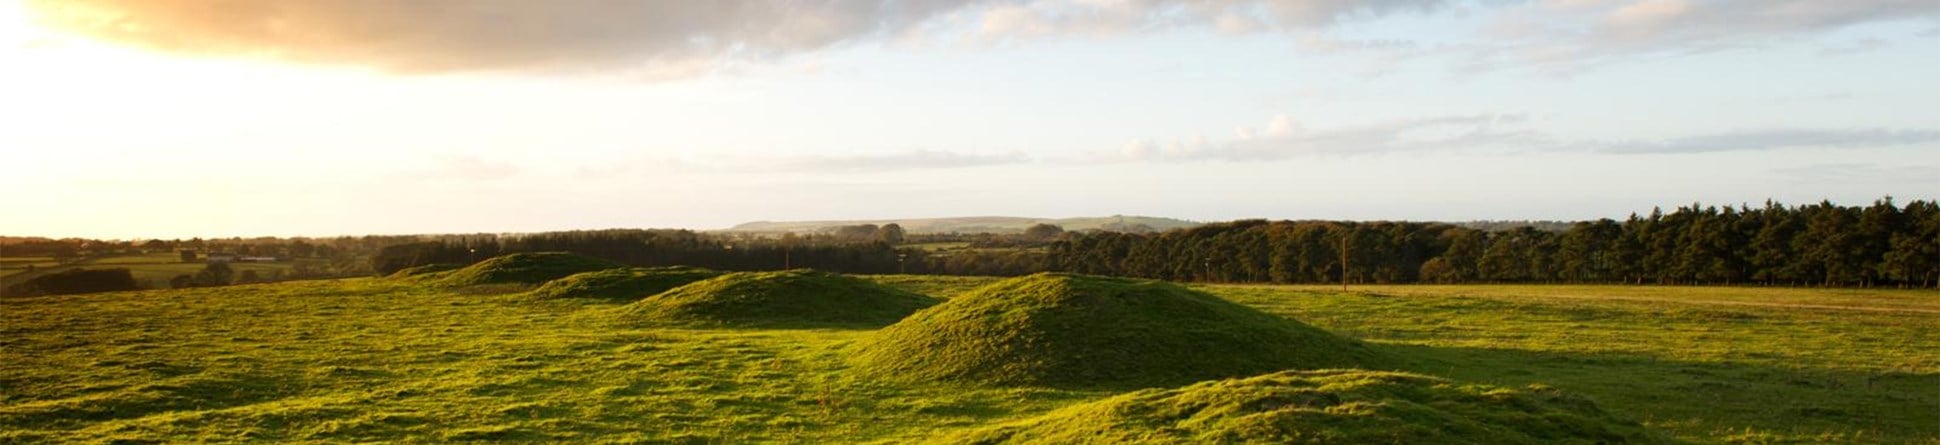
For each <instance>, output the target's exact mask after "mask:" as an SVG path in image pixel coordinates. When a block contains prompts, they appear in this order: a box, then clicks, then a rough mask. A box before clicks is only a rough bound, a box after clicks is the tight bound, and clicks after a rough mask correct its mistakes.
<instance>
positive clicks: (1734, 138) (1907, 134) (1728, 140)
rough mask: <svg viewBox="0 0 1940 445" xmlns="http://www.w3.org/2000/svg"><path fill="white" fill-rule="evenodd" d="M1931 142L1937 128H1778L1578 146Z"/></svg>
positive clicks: (1614, 149) (1653, 148) (1672, 148)
mask: <svg viewBox="0 0 1940 445" xmlns="http://www.w3.org/2000/svg"><path fill="white" fill-rule="evenodd" d="M1934 142H1940V130H1927V129H1885V128H1848V129H1802V128H1781V129H1768V130H1753V131H1738V132H1730V133H1718V134H1708V135H1697V136H1685V137H1679V138H1671V139H1657V140H1630V141H1611V142H1589V143H1582V144H1578V146H1581V147H1585V148H1589V149H1591V150H1593V151H1598V152H1604V153H1712V152H1721V151H1755V150H1778V149H1791V148H1875V147H1892V146H1904V145H1916V144H1928V143H1934Z"/></svg>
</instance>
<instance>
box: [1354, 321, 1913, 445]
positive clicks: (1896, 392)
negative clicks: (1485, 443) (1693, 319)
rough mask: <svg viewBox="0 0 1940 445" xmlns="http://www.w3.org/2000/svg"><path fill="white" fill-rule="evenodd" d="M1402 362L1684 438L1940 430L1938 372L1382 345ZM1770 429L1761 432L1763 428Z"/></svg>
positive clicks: (1835, 436) (1880, 435)
mask: <svg viewBox="0 0 1940 445" xmlns="http://www.w3.org/2000/svg"><path fill="white" fill-rule="evenodd" d="M1374 346H1375V347H1376V348H1377V349H1380V350H1383V351H1385V352H1388V353H1389V354H1392V355H1393V356H1395V357H1401V358H1402V360H1403V361H1402V362H1401V364H1400V366H1401V367H1402V369H1403V370H1407V371H1411V372H1418V373H1422V374H1429V375H1438V376H1443V377H1447V378H1450V379H1455V380H1458V381H1463V382H1470V383H1483V384H1491V385H1498V386H1518V387H1519V386H1526V385H1532V384H1544V385H1549V386H1554V387H1557V388H1562V389H1564V390H1568V391H1571V392H1575V393H1578V394H1582V395H1586V396H1589V397H1591V398H1593V399H1594V400H1596V402H1597V403H1598V405H1600V406H1602V407H1603V408H1605V409H1607V410H1610V411H1611V412H1613V413H1615V414H1617V415H1620V416H1625V417H1629V418H1631V419H1633V420H1637V421H1641V422H1644V423H1646V424H1650V425H1652V426H1653V427H1657V428H1660V429H1665V430H1668V431H1670V432H1672V433H1674V434H1676V435H1678V436H1680V437H1681V438H1686V439H1689V438H1694V437H1705V438H1710V439H1709V440H1717V439H1724V440H1725V441H1727V442H1754V443H1758V442H1781V443H1783V442H1797V443H1822V442H1918V441H1923V440H1933V439H1934V438H1936V437H1940V423H1935V422H1933V421H1932V420H1933V419H1936V418H1940V399H1935V398H1933V397H1931V395H1932V392H1933V389H1934V388H1936V387H1940V375H1936V374H1918V373H1905V372H1867V371H1854V370H1827V369H1809V368H1782V367H1773V366H1767V365H1754V364H1743V363H1729V362H1686V361H1675V360H1664V359H1661V358H1658V357H1653V356H1645V355H1632V354H1617V353H1587V354H1586V353H1557V352H1543V351H1528V350H1517V349H1498V348H1472V347H1431V346H1419V345H1403V344H1375V345H1374ZM1759 431H1762V432H1765V433H1756V432H1759Z"/></svg>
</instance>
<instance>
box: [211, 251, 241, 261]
mask: <svg viewBox="0 0 1940 445" xmlns="http://www.w3.org/2000/svg"><path fill="white" fill-rule="evenodd" d="M236 258H238V257H237V256H236V254H233V253H211V254H209V261H208V262H211V263H227V262H231V261H235V260H236Z"/></svg>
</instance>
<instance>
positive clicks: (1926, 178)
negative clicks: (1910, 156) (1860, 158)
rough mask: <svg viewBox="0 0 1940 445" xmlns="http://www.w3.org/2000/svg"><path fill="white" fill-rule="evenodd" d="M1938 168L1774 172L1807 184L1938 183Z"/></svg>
mask: <svg viewBox="0 0 1940 445" xmlns="http://www.w3.org/2000/svg"><path fill="white" fill-rule="evenodd" d="M1935 171H1940V165H1931V164H1928V165H1889V166H1882V165H1873V164H1857V163H1832V164H1817V165H1809V166H1804V167H1790V168H1781V169H1777V170H1773V171H1772V172H1773V173H1777V174H1778V175H1780V176H1783V177H1785V178H1786V179H1787V180H1788V181H1790V182H1799V183H1807V184H1940V179H1936V178H1935V176H1934V175H1933V172H1935Z"/></svg>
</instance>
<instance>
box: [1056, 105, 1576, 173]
mask: <svg viewBox="0 0 1940 445" xmlns="http://www.w3.org/2000/svg"><path fill="white" fill-rule="evenodd" d="M1522 120H1523V118H1522V117H1521V116H1517V115H1498V114H1485V115H1469V116H1444V117H1434V118H1422V119H1410V120H1398V121H1390V122H1381V123H1375V124H1368V125H1361V126H1351V127H1341V128H1331V129H1321V130H1309V129H1305V128H1303V127H1302V126H1301V125H1300V124H1299V123H1298V122H1295V121H1294V120H1293V119H1292V118H1289V117H1287V116H1277V117H1274V118H1273V119H1272V120H1271V121H1268V122H1267V124H1266V126H1265V127H1263V128H1261V129H1254V128H1240V129H1238V130H1237V131H1235V133H1236V134H1235V136H1234V137H1233V138H1231V139H1227V140H1220V141H1213V140H1209V139H1207V138H1205V137H1203V136H1201V137H1196V138H1193V139H1190V140H1177V141H1173V142H1170V143H1159V142H1157V141H1152V140H1137V141H1132V142H1130V143H1127V144H1126V145H1125V146H1124V147H1123V148H1122V149H1120V150H1119V151H1118V152H1115V153H1099V154H1094V155H1092V156H1088V157H1085V158H1083V159H1081V161H1083V162H1135V161H1232V162H1248V161H1275V160H1282V159H1289V158H1296V157H1302V156H1342V155H1369V154H1383V153H1392V152H1404V151H1420V150H1467V149H1480V148H1494V147H1510V146H1513V145H1516V143H1528V142H1533V141H1538V140H1541V139H1542V137H1541V136H1540V135H1538V134H1536V133H1533V132H1529V131H1525V130H1520V129H1515V128H1513V127H1514V126H1515V125H1516V124H1518V123H1520V122H1521V121H1522Z"/></svg>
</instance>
